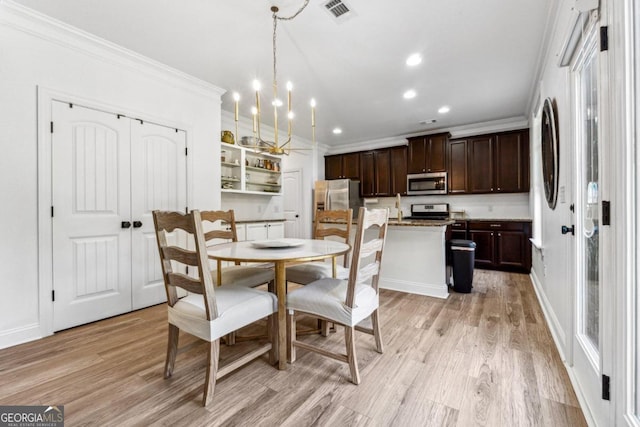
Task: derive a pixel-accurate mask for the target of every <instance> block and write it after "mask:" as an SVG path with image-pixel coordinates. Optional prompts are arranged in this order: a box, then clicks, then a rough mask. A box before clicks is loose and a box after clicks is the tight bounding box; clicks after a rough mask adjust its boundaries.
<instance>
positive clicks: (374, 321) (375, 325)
mask: <svg viewBox="0 0 640 427" xmlns="http://www.w3.org/2000/svg"><path fill="white" fill-rule="evenodd" d="M371 328H372V329H373V336H374V337H375V339H376V350H377V351H378V353H382V352H384V345H383V344H382V335H380V318H379V317H378V310H376V311H374V312H373V313H371Z"/></svg>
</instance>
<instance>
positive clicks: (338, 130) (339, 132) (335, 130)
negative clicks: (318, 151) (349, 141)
mask: <svg viewBox="0 0 640 427" xmlns="http://www.w3.org/2000/svg"><path fill="white" fill-rule="evenodd" d="M333 133H335V134H336V135H340V134H341V133H342V129H340V128H335V129H333Z"/></svg>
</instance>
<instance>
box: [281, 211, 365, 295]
mask: <svg viewBox="0 0 640 427" xmlns="http://www.w3.org/2000/svg"><path fill="white" fill-rule="evenodd" d="M352 219H353V209H345V210H329V211H323V210H318V211H317V212H316V217H315V219H314V221H313V238H314V239H324V238H325V237H329V238H337V240H342V241H343V242H344V243H349V236H350V235H351V222H352ZM342 224H346V227H344V228H341V227H339V226H338V225H342ZM286 274H287V282H293V283H297V284H300V285H306V284H308V283H311V282H314V281H316V280H320V279H324V278H328V277H333V268H332V264H330V263H327V262H322V261H320V262H307V263H304V264H297V265H293V266H291V267H287V270H286ZM336 277H337V278H339V279H347V278H348V277H349V253H348V252H347V253H346V254H345V255H344V257H343V262H342V265H336Z"/></svg>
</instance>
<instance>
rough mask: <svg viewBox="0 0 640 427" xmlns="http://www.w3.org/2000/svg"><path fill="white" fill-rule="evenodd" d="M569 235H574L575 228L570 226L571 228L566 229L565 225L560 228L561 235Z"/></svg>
mask: <svg viewBox="0 0 640 427" xmlns="http://www.w3.org/2000/svg"><path fill="white" fill-rule="evenodd" d="M567 233H571V235H572V236H575V235H576V227H575V226H574V225H571V227H567V226H566V225H563V226H562V234H567Z"/></svg>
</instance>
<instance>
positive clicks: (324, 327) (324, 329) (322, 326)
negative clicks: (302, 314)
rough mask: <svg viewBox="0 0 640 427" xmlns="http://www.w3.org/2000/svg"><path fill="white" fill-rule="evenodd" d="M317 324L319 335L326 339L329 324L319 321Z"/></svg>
mask: <svg viewBox="0 0 640 427" xmlns="http://www.w3.org/2000/svg"><path fill="white" fill-rule="evenodd" d="M318 323H319V326H320V334H321V335H322V336H323V337H328V336H329V329H330V326H329V322H327V321H326V320H322V319H320V320H319V321H318Z"/></svg>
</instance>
